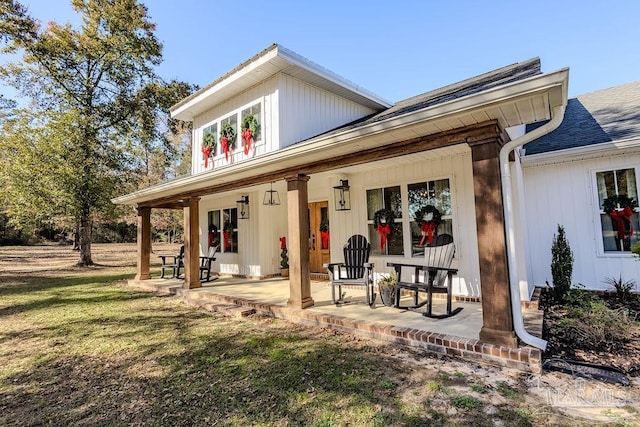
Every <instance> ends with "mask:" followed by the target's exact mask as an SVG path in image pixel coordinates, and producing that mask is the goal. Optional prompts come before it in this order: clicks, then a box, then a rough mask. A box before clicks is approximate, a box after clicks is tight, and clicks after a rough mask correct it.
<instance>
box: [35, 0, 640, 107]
mask: <svg viewBox="0 0 640 427" xmlns="http://www.w3.org/2000/svg"><path fill="white" fill-rule="evenodd" d="M22 1H23V3H24V4H26V5H27V6H28V7H29V10H30V12H31V14H32V15H33V16H34V17H36V18H37V19H39V20H41V21H42V22H44V23H46V22H48V21H51V20H54V21H57V22H61V23H64V22H71V23H78V22H79V20H78V18H77V16H74V12H73V9H72V8H71V5H70V0H22ZM144 3H145V5H146V6H147V8H148V10H149V15H150V16H151V18H152V20H153V21H154V22H155V23H156V24H157V32H156V35H157V37H158V38H159V39H160V41H161V42H162V43H163V45H164V51H163V53H164V63H163V64H162V65H161V67H160V69H159V73H160V74H161V75H162V76H163V77H165V78H176V79H179V80H183V81H187V82H189V83H196V84H198V85H200V86H203V85H205V84H207V83H208V82H210V81H212V80H214V79H215V78H216V77H218V76H220V75H221V74H223V73H225V72H227V71H229V70H230V69H232V68H234V67H235V66H237V65H238V64H240V63H241V62H243V61H245V60H246V59H248V58H250V57H251V56H253V55H255V54H256V53H258V52H260V51H261V50H263V49H265V48H266V47H268V46H270V45H271V44H272V43H279V44H281V45H283V46H284V47H287V48H289V49H291V50H293V51H295V52H296V53H298V54H300V55H302V56H304V57H306V58H307V59H310V60H311V61H313V62H316V63H317V64H320V65H321V66H323V67H325V68H328V69H330V70H331V71H333V72H335V73H337V74H339V75H341V76H342V77H344V78H346V79H348V80H350V81H352V82H354V83H355V84H357V85H359V86H362V87H364V88H366V89H368V90H370V91H372V92H374V93H376V94H377V95H379V96H381V97H383V98H385V99H387V100H389V101H392V102H395V101H399V100H401V99H404V98H408V97H411V96H414V95H417V94H420V93H422V92H426V91H428V90H431V89H435V88H438V87H441V86H444V85H447V84H450V83H455V82H457V81H459V80H462V79H465V78H468V77H472V76H475V75H477V74H481V73H484V72H487V71H490V70H492V69H495V68H498V67H501V66H504V65H508V64H512V63H515V62H519V61H523V60H526V59H529V58H532V57H535V56H539V57H540V58H541V60H542V69H543V71H554V70H557V69H560V68H564V67H569V68H570V75H569V95H570V96H576V95H580V94H583V93H587V92H592V91H594V90H598V89H604V88H608V87H611V86H615V85H618V84H622V83H627V82H630V81H634V80H638V79H640V73H639V71H638V70H639V68H640V67H639V66H640V47H639V45H638V44H639V42H640V20H639V17H640V1H637V0H634V1H626V0H625V1H609V2H603V1H593V0H583V1H573V0H570V1H562V0H555V1H526V2H525V1H515V0H512V1H484V2H479V1H471V0H469V1H448V2H436V1H427V0H423V1H417V0H416V1H402V0H396V1H385V2H382V1H376V0H369V1H361V0H342V1H334V0H317V1H304V0H298V1H278V0H271V1H268V0H263V1H260V0H244V1H228V0H227V1H218V0H210V1H206V0H181V1H176V0H146V1H145V2H144Z"/></svg>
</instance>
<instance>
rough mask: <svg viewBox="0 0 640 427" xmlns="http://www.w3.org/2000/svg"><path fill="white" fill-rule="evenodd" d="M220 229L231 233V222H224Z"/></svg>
mask: <svg viewBox="0 0 640 427" xmlns="http://www.w3.org/2000/svg"><path fill="white" fill-rule="evenodd" d="M222 231H224V232H225V233H233V224H232V223H231V222H229V221H227V222H225V223H224V226H223V227H222Z"/></svg>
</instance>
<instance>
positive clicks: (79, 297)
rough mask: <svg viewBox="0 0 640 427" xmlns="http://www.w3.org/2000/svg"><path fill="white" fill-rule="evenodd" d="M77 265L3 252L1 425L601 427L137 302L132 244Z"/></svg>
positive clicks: (270, 332) (421, 366) (436, 375)
mask: <svg viewBox="0 0 640 427" xmlns="http://www.w3.org/2000/svg"><path fill="white" fill-rule="evenodd" d="M154 249H156V247H155V245H154ZM168 252H170V250H169V251H168ZM75 260H76V254H75V253H73V252H71V250H70V249H68V248H63V247H38V248H0V343H1V345H0V425H3V426H5V425H6V426H14V425H16V426H31V425H60V426H68V425H82V426H86V425H170V426H178V425H188V426H195V425H225V426H227V425H228V426H247V425H252V426H253V425H275V426H284V425H301V426H342V425H350V426H390V425H391V426H393V425H460V424H462V425H518V426H528V425H530V426H537V425H541V424H543V423H546V424H552V425H593V424H594V422H593V420H591V421H579V420H577V419H575V418H571V417H570V416H567V415H563V414H562V413H560V412H558V411H557V410H556V409H553V408H552V407H550V406H547V404H546V402H545V401H544V399H542V398H541V397H540V395H539V394H532V393H531V392H530V390H529V389H530V387H531V384H532V383H533V382H535V381H537V379H535V378H531V377H529V376H528V375H525V374H521V373H515V372H507V371H504V370H501V369H499V368H490V367H484V366H480V365H473V364H465V363H462V362H458V361H453V360H450V359H438V358H435V357H425V356H424V355H417V354H414V353H411V352H410V351H408V350H406V349H402V348H399V347H397V346H392V345H388V344H384V343H379V342H376V341H372V340H367V339H364V338H359V337H355V336H351V335H348V334H344V333H338V332H335V331H332V330H328V329H319V328H310V327H305V326H300V325H295V324H291V323H287V322H284V321H281V320H275V319H270V318H264V317H261V316H252V317H249V318H246V319H232V318H226V317H222V316H220V315H217V314H211V313H207V312H204V311H198V310H195V309H193V308H189V307H187V306H185V305H183V304H182V303H181V301H180V300H179V299H176V298H174V297H156V296H154V295H152V294H148V293H142V292H140V291H136V290H133V289H130V288H128V287H126V286H125V283H126V279H128V278H132V277H133V275H134V273H135V266H134V261H135V247H134V246H133V245H95V251H94V261H95V262H97V263H98V266H96V267H93V268H90V269H78V268H76V267H73V264H74V262H75ZM156 274H157V272H156ZM625 411H626V412H625ZM628 411H631V409H630V408H626V409H625V408H621V409H620V410H616V411H611V417H610V419H609V422H610V424H611V425H618V424H619V425H627V423H628V422H629V420H628V418H627V412H628ZM620 414H622V415H620ZM629 425H631V424H629Z"/></svg>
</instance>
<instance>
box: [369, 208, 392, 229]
mask: <svg viewBox="0 0 640 427" xmlns="http://www.w3.org/2000/svg"><path fill="white" fill-rule="evenodd" d="M382 219H384V220H385V223H387V224H389V225H391V224H393V223H394V221H395V219H396V214H395V213H393V211H392V210H391V209H380V210H378V211H376V213H374V214H373V226H374V227H375V228H378V225H380V224H381V223H382Z"/></svg>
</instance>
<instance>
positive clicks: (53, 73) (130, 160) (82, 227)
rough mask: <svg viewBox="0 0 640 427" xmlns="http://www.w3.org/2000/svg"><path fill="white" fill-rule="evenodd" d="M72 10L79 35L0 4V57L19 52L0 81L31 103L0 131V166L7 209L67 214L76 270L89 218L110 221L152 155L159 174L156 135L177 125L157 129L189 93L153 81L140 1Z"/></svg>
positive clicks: (165, 142) (84, 260) (149, 26)
mask: <svg viewBox="0 0 640 427" xmlns="http://www.w3.org/2000/svg"><path fill="white" fill-rule="evenodd" d="M72 5H73V8H74V10H75V11H76V12H77V13H79V14H80V15H81V16H82V24H81V26H80V28H74V27H72V26H71V25H70V24H67V25H59V24H57V23H55V22H50V23H48V24H47V25H46V26H45V27H42V26H41V25H40V23H39V22H38V21H36V20H35V19H34V18H32V17H31V16H29V14H28V10H27V8H26V7H25V6H24V5H22V4H21V3H19V2H17V1H12V0H0V42H2V52H4V53H13V54H17V55H21V60H20V61H18V62H12V63H9V64H7V65H4V66H2V67H0V78H2V79H3V80H4V81H5V82H7V83H9V84H11V85H12V86H14V87H15V88H16V89H17V90H18V92H19V93H20V94H21V95H22V96H24V97H26V98H28V99H30V100H31V105H30V107H31V109H30V111H26V110H22V111H21V112H20V117H18V118H14V119H12V120H11V121H10V122H9V121H6V123H4V124H3V126H4V127H5V130H6V131H7V133H5V137H4V138H3V139H4V141H3V142H2V143H1V144H0V148H1V149H2V151H0V161H2V162H3V163H4V164H3V166H6V167H7V171H6V172H4V173H3V177H4V178H6V179H8V180H9V181H8V182H11V184H10V185H8V186H7V191H10V198H11V199H12V201H10V203H11V205H12V206H18V205H20V206H21V207H22V208H23V210H24V211H25V213H27V212H31V213H33V212H37V211H38V209H40V210H41V211H44V212H46V213H47V214H49V215H53V214H54V213H55V214H57V215H63V216H71V217H73V218H74V219H75V221H76V223H77V224H78V228H79V236H80V261H79V264H80V265H90V264H92V263H93V261H92V259H91V225H92V221H93V220H94V219H95V218H97V217H102V216H110V215H115V214H116V212H115V207H114V206H113V205H112V204H111V203H110V199H111V198H112V197H114V196H115V195H117V194H122V192H123V191H126V190H129V189H134V188H135V186H136V185H137V183H138V181H139V179H140V174H141V173H143V174H144V170H145V167H144V165H146V166H147V168H148V165H149V164H150V162H151V160H150V159H151V158H154V159H156V160H157V158H158V156H159V154H162V155H163V156H164V158H163V159H161V160H158V161H156V163H157V164H158V165H159V166H158V167H159V168H160V169H163V170H166V169H167V166H168V165H169V164H170V162H171V159H172V158H174V157H175V155H176V151H175V150H174V148H175V144H174V145H172V144H171V143H170V139H171V138H169V137H167V136H166V135H167V134H168V133H170V131H171V130H174V129H178V128H179V124H178V123H175V122H171V121H170V122H168V123H166V124H165V125H164V126H162V125H161V122H162V121H163V120H164V121H165V122H166V120H167V117H168V115H167V111H168V107H169V106H170V105H171V104H172V103H174V102H176V101H177V100H179V99H180V98H182V97H184V96H186V95H188V94H189V93H190V92H191V91H192V90H193V89H194V88H193V87H192V86H190V85H188V84H186V83H181V82H175V81H174V82H168V83H167V82H163V81H162V80H161V79H159V78H158V76H156V74H155V72H154V68H155V67H156V66H157V65H158V64H159V63H160V62H161V59H162V56H161V55H162V46H161V44H160V43H159V41H158V40H157V39H156V37H155V35H154V30H155V24H153V23H152V22H151V21H150V18H149V16H148V15H147V9H146V7H145V6H144V5H143V4H141V3H139V2H138V1H136V0H72ZM141 153H147V155H146V157H144V156H142V157H141V156H140V154H141ZM12 155H19V156H18V157H11V156H12ZM163 156H160V157H163ZM10 158H11V159H13V160H11V161H10V162H9V161H8V160H9V159H10ZM7 163H8V164H7ZM9 169H10V170H9ZM147 172H148V170H147ZM29 176H31V177H32V179H31V180H30V179H29ZM5 197H7V196H5ZM19 197H22V198H23V199H24V200H17V199H16V198H19ZM27 199H28V201H27ZM43 205H47V209H43V208H42V206H43ZM15 210H16V209H14V211H15ZM20 210H21V209H17V211H20ZM23 217H28V215H26V214H25V215H23Z"/></svg>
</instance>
